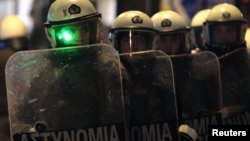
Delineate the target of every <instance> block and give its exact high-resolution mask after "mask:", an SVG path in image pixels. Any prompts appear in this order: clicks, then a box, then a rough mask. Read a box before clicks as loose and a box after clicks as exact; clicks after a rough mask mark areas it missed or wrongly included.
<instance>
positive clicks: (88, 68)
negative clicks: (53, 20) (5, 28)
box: [6, 44, 126, 141]
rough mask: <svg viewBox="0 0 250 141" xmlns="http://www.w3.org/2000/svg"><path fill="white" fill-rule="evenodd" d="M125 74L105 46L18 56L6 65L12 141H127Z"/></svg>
mask: <svg viewBox="0 0 250 141" xmlns="http://www.w3.org/2000/svg"><path fill="white" fill-rule="evenodd" d="M121 72H122V69H121V67H120V61H119V55H118V54H117V53H116V51H115V50H114V49H113V48H112V47H110V46H108V45H105V44H96V45H90V46H82V47H70V48H58V49H46V50H34V51H22V52H18V53H16V54H15V55H13V56H12V57H11V58H10V59H9V61H8V63H7V65H6V83H7V91H8V93H7V94H8V105H9V116H10V124H11V125H10V126H11V135H12V141H20V140H22V141H23V140H25V141H33V140H39V141H55V140H59V141H69V140H72V141H73V140H74V141H80V140H84V141H85V140H120V141H125V140H126V135H125V134H126V132H125V119H124V117H125V113H124V105H123V103H124V101H123V95H122V93H123V91H122V83H121V78H122V77H123V76H121V74H122V73H121Z"/></svg>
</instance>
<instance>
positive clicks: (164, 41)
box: [158, 34, 180, 55]
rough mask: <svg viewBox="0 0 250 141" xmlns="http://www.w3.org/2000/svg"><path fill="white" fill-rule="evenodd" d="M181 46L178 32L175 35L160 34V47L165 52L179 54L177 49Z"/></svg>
mask: <svg viewBox="0 0 250 141" xmlns="http://www.w3.org/2000/svg"><path fill="white" fill-rule="evenodd" d="M179 47H180V38H179V36H178V35H177V34H176V35H175V34H174V35H162V36H160V40H159V45H158V49H159V50H162V51H163V52H165V53H167V54H169V55H173V54H177V51H178V49H179Z"/></svg>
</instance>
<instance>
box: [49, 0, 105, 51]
mask: <svg viewBox="0 0 250 141" xmlns="http://www.w3.org/2000/svg"><path fill="white" fill-rule="evenodd" d="M44 25H45V32H46V36H47V38H48V40H49V41H50V43H51V46H52V47H67V46H80V45H86V44H94V43H99V42H101V41H100V32H101V14H100V13H98V12H97V11H96V9H95V7H94V6H93V4H92V3H91V2H90V1H89V0H56V1H54V2H53V3H52V4H51V6H50V8H49V11H48V15H47V22H46V23H45V24H44Z"/></svg>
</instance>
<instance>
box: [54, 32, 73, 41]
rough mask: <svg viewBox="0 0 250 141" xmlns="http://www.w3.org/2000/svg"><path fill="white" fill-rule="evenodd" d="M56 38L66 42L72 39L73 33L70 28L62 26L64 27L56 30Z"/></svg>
mask: <svg viewBox="0 0 250 141" xmlns="http://www.w3.org/2000/svg"><path fill="white" fill-rule="evenodd" d="M57 38H58V40H60V41H61V42H64V43H67V42H71V41H72V40H73V38H74V35H73V32H72V31H71V30H70V29H68V28H64V29H61V30H60V32H58V34H57Z"/></svg>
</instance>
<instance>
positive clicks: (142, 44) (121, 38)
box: [115, 30, 158, 53]
mask: <svg viewBox="0 0 250 141" xmlns="http://www.w3.org/2000/svg"><path fill="white" fill-rule="evenodd" d="M115 36H116V37H115V42H116V44H115V46H116V49H117V50H118V51H119V53H132V52H140V51H146V50H151V49H154V48H155V44H156V41H157V39H158V35H157V33H156V32H154V31H146V30H124V31H119V32H116V33H115Z"/></svg>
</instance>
